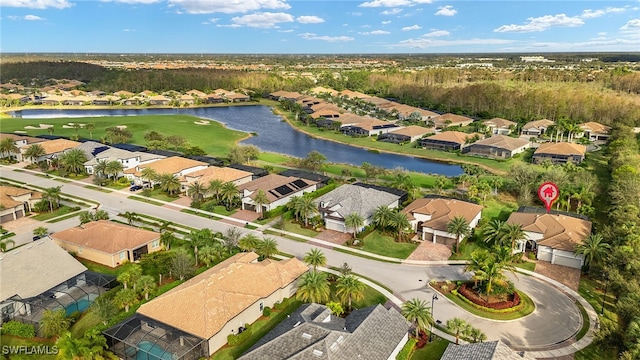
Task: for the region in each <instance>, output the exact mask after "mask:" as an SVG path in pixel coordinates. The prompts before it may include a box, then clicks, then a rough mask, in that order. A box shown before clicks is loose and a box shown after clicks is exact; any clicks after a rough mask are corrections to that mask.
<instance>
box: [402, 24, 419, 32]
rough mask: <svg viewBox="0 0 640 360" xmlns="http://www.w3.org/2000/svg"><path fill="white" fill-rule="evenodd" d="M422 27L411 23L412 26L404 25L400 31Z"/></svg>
mask: <svg viewBox="0 0 640 360" xmlns="http://www.w3.org/2000/svg"><path fill="white" fill-rule="evenodd" d="M420 29H422V26H420V25H412V26H405V27H403V28H402V31H411V30H420Z"/></svg>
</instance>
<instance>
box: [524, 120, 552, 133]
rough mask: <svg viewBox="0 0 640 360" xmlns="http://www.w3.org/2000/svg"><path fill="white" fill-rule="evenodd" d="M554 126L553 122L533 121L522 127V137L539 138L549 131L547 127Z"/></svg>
mask: <svg viewBox="0 0 640 360" xmlns="http://www.w3.org/2000/svg"><path fill="white" fill-rule="evenodd" d="M553 125H555V122H553V121H551V120H549V119H541V120H535V121H529V122H528V123H526V124H524V125H523V126H522V135H531V136H540V135H544V133H545V132H546V131H547V130H548V129H549V127H551V126H553Z"/></svg>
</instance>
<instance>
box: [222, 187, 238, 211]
mask: <svg viewBox="0 0 640 360" xmlns="http://www.w3.org/2000/svg"><path fill="white" fill-rule="evenodd" d="M239 194H240V191H239V190H238V187H237V186H236V185H235V184H234V183H232V182H227V183H224V185H222V191H221V195H222V200H223V201H224V202H225V206H226V208H227V210H229V209H231V206H233V202H234V201H235V199H236V198H237V197H238V196H239Z"/></svg>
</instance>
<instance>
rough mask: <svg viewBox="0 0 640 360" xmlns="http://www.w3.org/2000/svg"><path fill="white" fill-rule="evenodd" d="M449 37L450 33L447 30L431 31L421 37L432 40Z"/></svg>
mask: <svg viewBox="0 0 640 360" xmlns="http://www.w3.org/2000/svg"><path fill="white" fill-rule="evenodd" d="M449 35H451V33H450V32H448V31H447V30H433V31H431V32H428V33H426V34H423V35H422V37H423V38H424V37H426V38H434V37H440V36H449Z"/></svg>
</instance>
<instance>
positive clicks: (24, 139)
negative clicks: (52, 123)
mask: <svg viewBox="0 0 640 360" xmlns="http://www.w3.org/2000/svg"><path fill="white" fill-rule="evenodd" d="M4 139H12V140H13V143H14V144H16V147H18V152H17V153H13V154H7V153H0V159H2V158H6V157H11V158H14V159H15V160H17V161H22V153H21V152H20V148H22V147H25V146H28V145H31V144H35V143H39V142H42V141H44V140H43V139H40V138H37V137H32V136H26V135H20V134H7V133H0V141H2V140H4Z"/></svg>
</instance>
